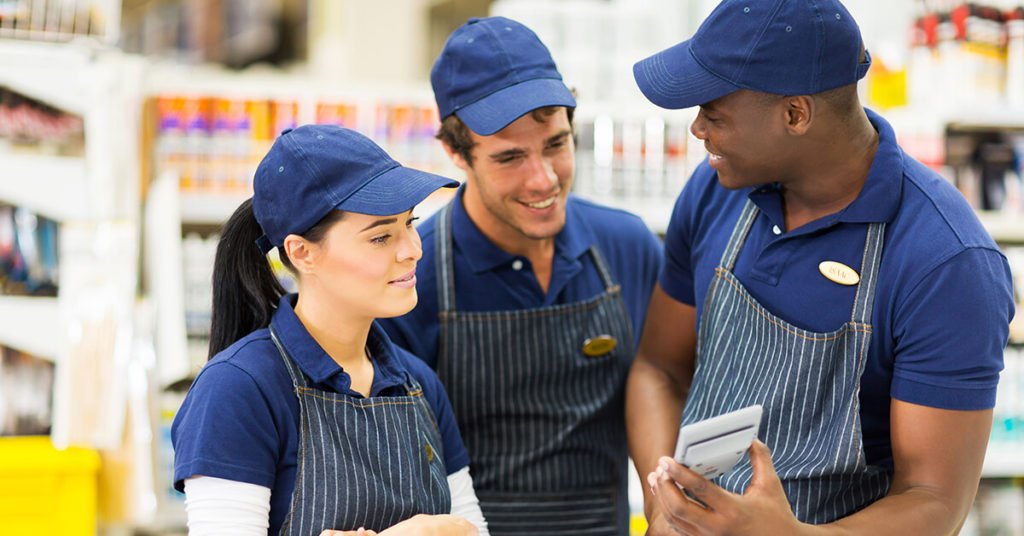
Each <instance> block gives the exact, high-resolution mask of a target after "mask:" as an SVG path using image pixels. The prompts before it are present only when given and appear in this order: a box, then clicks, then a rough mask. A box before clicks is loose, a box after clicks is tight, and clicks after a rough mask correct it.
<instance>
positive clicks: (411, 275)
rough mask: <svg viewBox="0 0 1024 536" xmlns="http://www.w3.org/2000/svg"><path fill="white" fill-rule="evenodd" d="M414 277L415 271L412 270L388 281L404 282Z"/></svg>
mask: <svg viewBox="0 0 1024 536" xmlns="http://www.w3.org/2000/svg"><path fill="white" fill-rule="evenodd" d="M414 277H416V271H415V270H413V271H411V272H409V273H407V274H405V275H403V276H402V277H399V278H398V279H393V280H391V281H388V283H405V282H408V281H412V279H413V278H414Z"/></svg>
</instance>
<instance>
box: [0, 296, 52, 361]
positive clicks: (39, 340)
mask: <svg viewBox="0 0 1024 536" xmlns="http://www.w3.org/2000/svg"><path fill="white" fill-rule="evenodd" d="M59 310H60V307H59V305H58V303H57V298H38V297H26V296H0V318H3V319H4V321H3V322H0V343H2V344H3V345H4V346H10V347H11V348H17V349H18V350H21V351H23V352H28V353H30V354H32V355H35V356H37V357H41V358H43V359H47V360H49V361H53V362H57V361H58V359H59V358H60V354H61V340H62V339H61V337H60V336H59V333H58V332H59V329H58V326H60V313H59Z"/></svg>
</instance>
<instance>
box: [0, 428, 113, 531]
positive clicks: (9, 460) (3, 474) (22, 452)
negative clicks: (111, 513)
mask: <svg viewBox="0 0 1024 536" xmlns="http://www.w3.org/2000/svg"><path fill="white" fill-rule="evenodd" d="M99 466H100V458H99V455H98V454H97V453H96V452H95V451H93V450H89V449H82V448H69V449H67V450H57V449H55V448H54V447H53V444H52V443H51V442H50V438H49V437H35V436H32V437H0V524H2V528H0V532H2V533H3V534H4V535H6V536H22V535H24V536H28V535H33V536H35V535H38V534H62V535H69V536H71V535H73V536H79V535H81V536H86V535H88V536H94V535H95V534H96V482H97V480H96V475H97V471H98V469H99Z"/></svg>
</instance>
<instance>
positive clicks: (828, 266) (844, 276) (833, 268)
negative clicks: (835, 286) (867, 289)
mask: <svg viewBox="0 0 1024 536" xmlns="http://www.w3.org/2000/svg"><path fill="white" fill-rule="evenodd" d="M818 271H819V272H821V275H823V276H825V277H827V278H828V279H829V281H834V282H836V283H839V284H840V285H847V286H850V285H856V284H857V283H860V274H858V273H857V271H856V270H854V269H853V268H850V267H849V266H847V265H845V264H843V263H841V262H836V261H822V262H821V264H819V265H818Z"/></svg>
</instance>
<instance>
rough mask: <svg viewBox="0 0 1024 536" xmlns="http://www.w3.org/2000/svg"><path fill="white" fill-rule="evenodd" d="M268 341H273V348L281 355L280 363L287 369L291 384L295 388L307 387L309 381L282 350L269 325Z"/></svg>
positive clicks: (282, 346) (286, 352)
mask: <svg viewBox="0 0 1024 536" xmlns="http://www.w3.org/2000/svg"><path fill="white" fill-rule="evenodd" d="M270 340H272V341H274V346H276V347H277V351H278V353H280V354H281V361H284V368H286V369H288V375H289V376H291V378H292V384H293V385H295V386H297V387H309V386H310V383H309V380H307V379H306V375H305V374H304V373H303V372H302V371H301V370H299V366H298V365H297V364H295V361H293V360H292V358H291V355H289V354H288V350H285V349H284V345H282V344H281V340H280V339H278V337H277V330H276V329H274V325H273V324H271V325H270Z"/></svg>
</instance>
